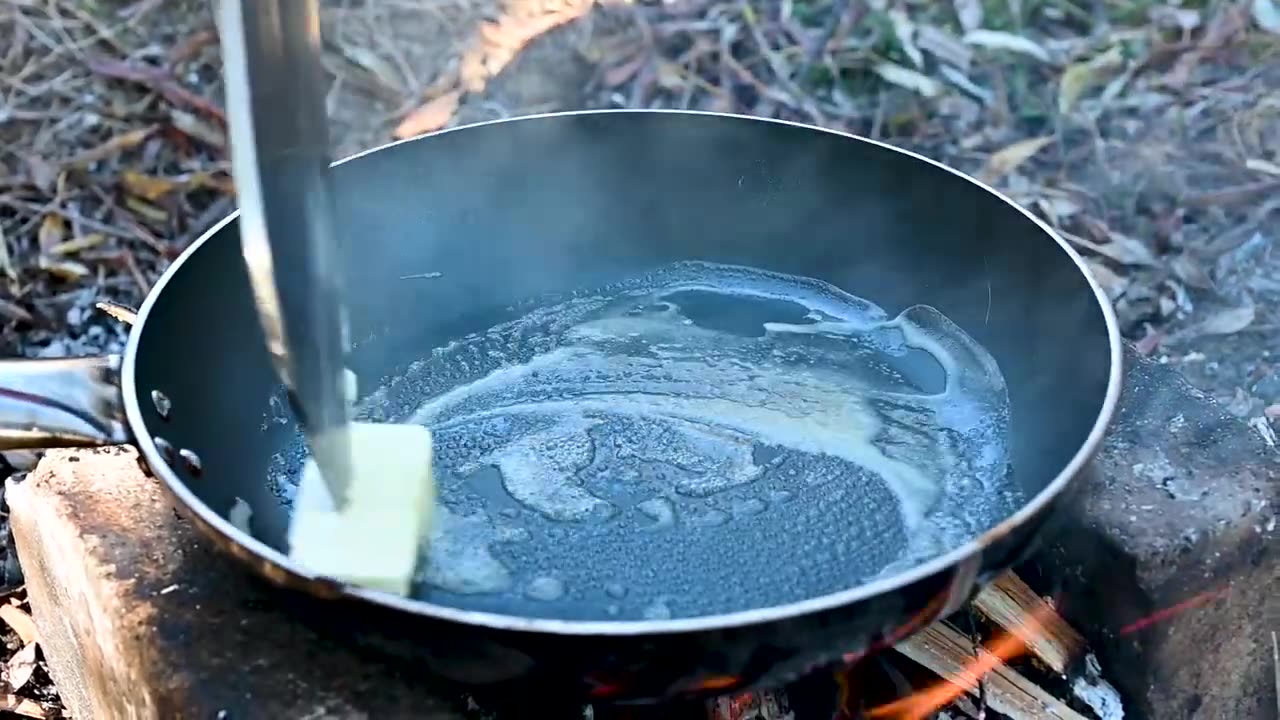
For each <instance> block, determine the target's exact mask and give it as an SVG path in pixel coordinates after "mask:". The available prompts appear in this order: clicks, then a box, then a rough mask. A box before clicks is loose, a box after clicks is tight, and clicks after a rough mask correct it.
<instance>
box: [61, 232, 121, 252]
mask: <svg viewBox="0 0 1280 720" xmlns="http://www.w3.org/2000/svg"><path fill="white" fill-rule="evenodd" d="M106 240H107V236H106V235H103V234H102V233H89V234H88V235H81V236H80V237H78V238H72V239H70V240H68V241H66V242H62V243H58V244H57V245H54V246H53V247H51V248H49V254H50V255H59V256H62V255H75V254H76V253H78V252H83V251H85V250H89V249H92V248H96V247H98V246H99V245H101V244H102V243H104V242H106Z"/></svg>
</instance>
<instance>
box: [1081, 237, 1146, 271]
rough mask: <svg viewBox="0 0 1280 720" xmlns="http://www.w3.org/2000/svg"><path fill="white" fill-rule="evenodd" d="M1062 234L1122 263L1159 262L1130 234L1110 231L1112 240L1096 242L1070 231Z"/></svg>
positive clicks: (1086, 247)
mask: <svg viewBox="0 0 1280 720" xmlns="http://www.w3.org/2000/svg"><path fill="white" fill-rule="evenodd" d="M1062 236H1063V237H1065V238H1066V239H1068V240H1070V241H1071V244H1073V245H1079V246H1080V247H1082V248H1085V249H1087V250H1090V251H1092V252H1095V253H1097V254H1099V255H1102V256H1103V257H1107V258H1110V259H1112V260H1115V261H1116V262H1118V263H1120V264H1122V265H1147V266H1149V267H1155V266H1157V265H1158V264H1159V261H1158V260H1156V256H1155V255H1154V254H1153V253H1152V252H1151V249H1150V248H1148V247H1147V246H1146V245H1144V244H1143V243H1142V241H1141V240H1138V239H1137V238H1131V237H1129V236H1128V235H1121V234H1120V233H1116V232H1112V233H1110V242H1105V243H1096V242H1093V241H1092V240H1086V239H1085V238H1082V237H1080V236H1078V235H1072V234H1070V233H1062Z"/></svg>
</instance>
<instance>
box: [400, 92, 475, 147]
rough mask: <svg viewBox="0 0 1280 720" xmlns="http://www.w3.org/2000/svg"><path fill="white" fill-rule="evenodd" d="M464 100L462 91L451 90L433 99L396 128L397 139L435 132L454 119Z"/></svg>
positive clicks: (410, 114)
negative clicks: (459, 105)
mask: <svg viewBox="0 0 1280 720" xmlns="http://www.w3.org/2000/svg"><path fill="white" fill-rule="evenodd" d="M461 100H462V91H461V90H451V91H449V92H447V93H445V94H443V95H441V96H439V97H436V98H432V99H431V100H429V101H427V102H426V103H425V104H423V105H422V106H421V107H419V108H418V109H417V110H414V111H413V112H411V113H409V114H408V116H406V117H405V119H404V120H402V121H401V122H400V124H399V125H397V126H396V129H395V137H396V138H397V139H399V140H403V139H405V138H410V137H413V136H415V135H422V134H423V133H429V132H435V131H436V130H439V129H440V128H442V127H444V126H445V125H448V124H449V121H450V120H452V119H453V114H454V113H455V112H457V111H458V104H459V102H461Z"/></svg>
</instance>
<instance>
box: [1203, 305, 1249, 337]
mask: <svg viewBox="0 0 1280 720" xmlns="http://www.w3.org/2000/svg"><path fill="white" fill-rule="evenodd" d="M1257 314H1258V313H1257V309H1256V308H1254V306H1253V304H1252V303H1250V304H1248V305H1241V306H1240V307H1235V308H1230V309H1227V310H1222V311H1220V312H1216V313H1214V314H1213V315H1210V316H1209V317H1207V318H1205V319H1204V320H1202V321H1200V322H1199V323H1196V325H1195V326H1194V327H1193V328H1188V333H1187V337H1198V336H1201V335H1231V334H1233V333H1238V332H1240V331H1241V330H1244V329H1245V328H1247V327H1249V326H1250V325H1252V324H1253V320H1254V318H1255V317H1257Z"/></svg>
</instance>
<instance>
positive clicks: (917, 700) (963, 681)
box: [867, 605, 1053, 720]
mask: <svg viewBox="0 0 1280 720" xmlns="http://www.w3.org/2000/svg"><path fill="white" fill-rule="evenodd" d="M1052 612H1053V610H1052V608H1050V607H1049V606H1048V605H1042V606H1040V607H1037V608H1036V609H1035V610H1032V611H1031V612H1030V613H1028V614H1027V616H1026V618H1024V620H1023V622H1022V624H1021V625H1020V626H1019V627H1017V628H1015V629H1014V630H1013V631H1010V632H1002V633H1000V634H998V635H996V636H995V637H993V638H991V640H990V641H989V642H988V643H987V644H986V645H985V646H984V647H983V650H984V652H979V653H978V655H977V656H976V657H974V658H973V660H972V661H970V662H969V663H967V664H966V665H965V666H964V667H963V668H962V669H961V670H960V672H958V673H956V676H955V677H953V678H951V679H948V680H941V681H939V682H937V683H935V684H934V685H931V686H929V687H927V688H924V689H923V690H920V691H918V692H915V693H912V694H911V695H908V696H907V697H904V698H901V699H899V700H895V701H893V702H891V703H888V704H885V705H881V706H879V707H875V708H872V709H871V710H869V711H868V712H867V718H868V719H869V720H925V719H926V718H928V717H930V716H932V715H933V714H934V713H936V712H937V711H939V710H941V709H942V708H944V707H946V706H947V705H950V704H951V703H952V702H953V701H954V700H955V699H956V698H957V697H959V696H961V695H963V694H964V693H966V692H969V691H971V690H974V689H975V688H977V687H978V682H979V681H980V680H981V679H982V677H983V676H985V675H986V674H987V673H989V672H991V671H992V670H995V669H997V668H999V667H1001V666H1003V665H1004V663H1006V662H1009V661H1011V660H1014V659H1017V658H1019V657H1021V656H1023V655H1025V654H1026V653H1027V641H1028V639H1030V638H1034V637H1037V636H1038V635H1040V634H1042V633H1043V632H1044V630H1043V623H1044V619H1045V618H1046V617H1048V616H1049V615H1050V614H1051V613H1052Z"/></svg>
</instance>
